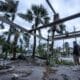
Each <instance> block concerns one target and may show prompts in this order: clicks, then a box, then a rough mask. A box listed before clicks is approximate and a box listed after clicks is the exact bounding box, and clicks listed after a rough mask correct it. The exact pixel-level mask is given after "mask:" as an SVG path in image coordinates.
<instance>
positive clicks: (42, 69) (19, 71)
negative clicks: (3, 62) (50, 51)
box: [0, 60, 80, 80]
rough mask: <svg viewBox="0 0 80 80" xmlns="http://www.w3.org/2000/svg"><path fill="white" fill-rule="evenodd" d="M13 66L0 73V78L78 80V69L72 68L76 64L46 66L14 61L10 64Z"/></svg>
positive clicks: (8, 79) (10, 79)
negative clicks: (10, 69) (11, 68)
mask: <svg viewBox="0 0 80 80" xmlns="http://www.w3.org/2000/svg"><path fill="white" fill-rule="evenodd" d="M8 65H10V66H14V69H13V70H12V71H8V72H4V73H0V80H12V78H13V77H14V75H17V78H16V79H15V80H80V70H79V67H80V66H78V70H74V69H76V68H77V66H62V65H59V66H57V67H47V66H38V65H32V64H31V63H27V62H26V61H21V60H19V61H14V62H12V63H10V64H8Z"/></svg>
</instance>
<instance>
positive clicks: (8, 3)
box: [0, 0, 19, 43]
mask: <svg viewBox="0 0 80 80" xmlns="http://www.w3.org/2000/svg"><path fill="white" fill-rule="evenodd" d="M18 2H19V1H15V0H5V2H3V1H1V2H0V3H1V5H0V11H1V12H6V13H5V15H4V16H5V17H6V18H7V19H9V17H12V18H11V21H12V22H13V21H14V19H15V13H16V11H17V6H18ZM8 13H10V14H8ZM9 20H10V19H9ZM14 31H15V30H13V28H12V27H11V26H10V29H9V33H8V38H7V43H10V38H11V35H12V33H13V32H14Z"/></svg>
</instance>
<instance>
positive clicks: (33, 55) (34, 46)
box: [32, 31, 36, 58]
mask: <svg viewBox="0 0 80 80" xmlns="http://www.w3.org/2000/svg"><path fill="white" fill-rule="evenodd" d="M35 34H36V31H34V43H33V54H32V57H33V58H35V52H36V51H35V50H36V36H35Z"/></svg>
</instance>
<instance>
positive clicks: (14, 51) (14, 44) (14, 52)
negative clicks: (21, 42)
mask: <svg viewBox="0 0 80 80" xmlns="http://www.w3.org/2000/svg"><path fill="white" fill-rule="evenodd" d="M17 41H18V34H15V37H14V43H13V52H12V53H13V59H16V48H17Z"/></svg>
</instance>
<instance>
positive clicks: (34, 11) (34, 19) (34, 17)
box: [19, 5, 49, 58]
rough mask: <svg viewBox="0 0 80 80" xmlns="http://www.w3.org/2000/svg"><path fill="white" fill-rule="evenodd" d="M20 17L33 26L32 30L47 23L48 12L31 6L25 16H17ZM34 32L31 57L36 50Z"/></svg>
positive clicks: (40, 7)
mask: <svg viewBox="0 0 80 80" xmlns="http://www.w3.org/2000/svg"><path fill="white" fill-rule="evenodd" d="M19 16H20V17H22V18H23V19H25V20H27V21H28V22H30V23H32V24H33V28H34V29H35V28H37V27H38V26H39V25H40V24H46V23H48V22H49V17H48V12H47V10H46V9H45V8H44V7H43V6H42V5H39V6H37V5H32V7H31V9H29V10H27V13H26V14H22V13H21V14H19ZM35 34H36V31H34V44H33V54H32V57H33V58H34V57H35V49H36V36H35Z"/></svg>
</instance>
